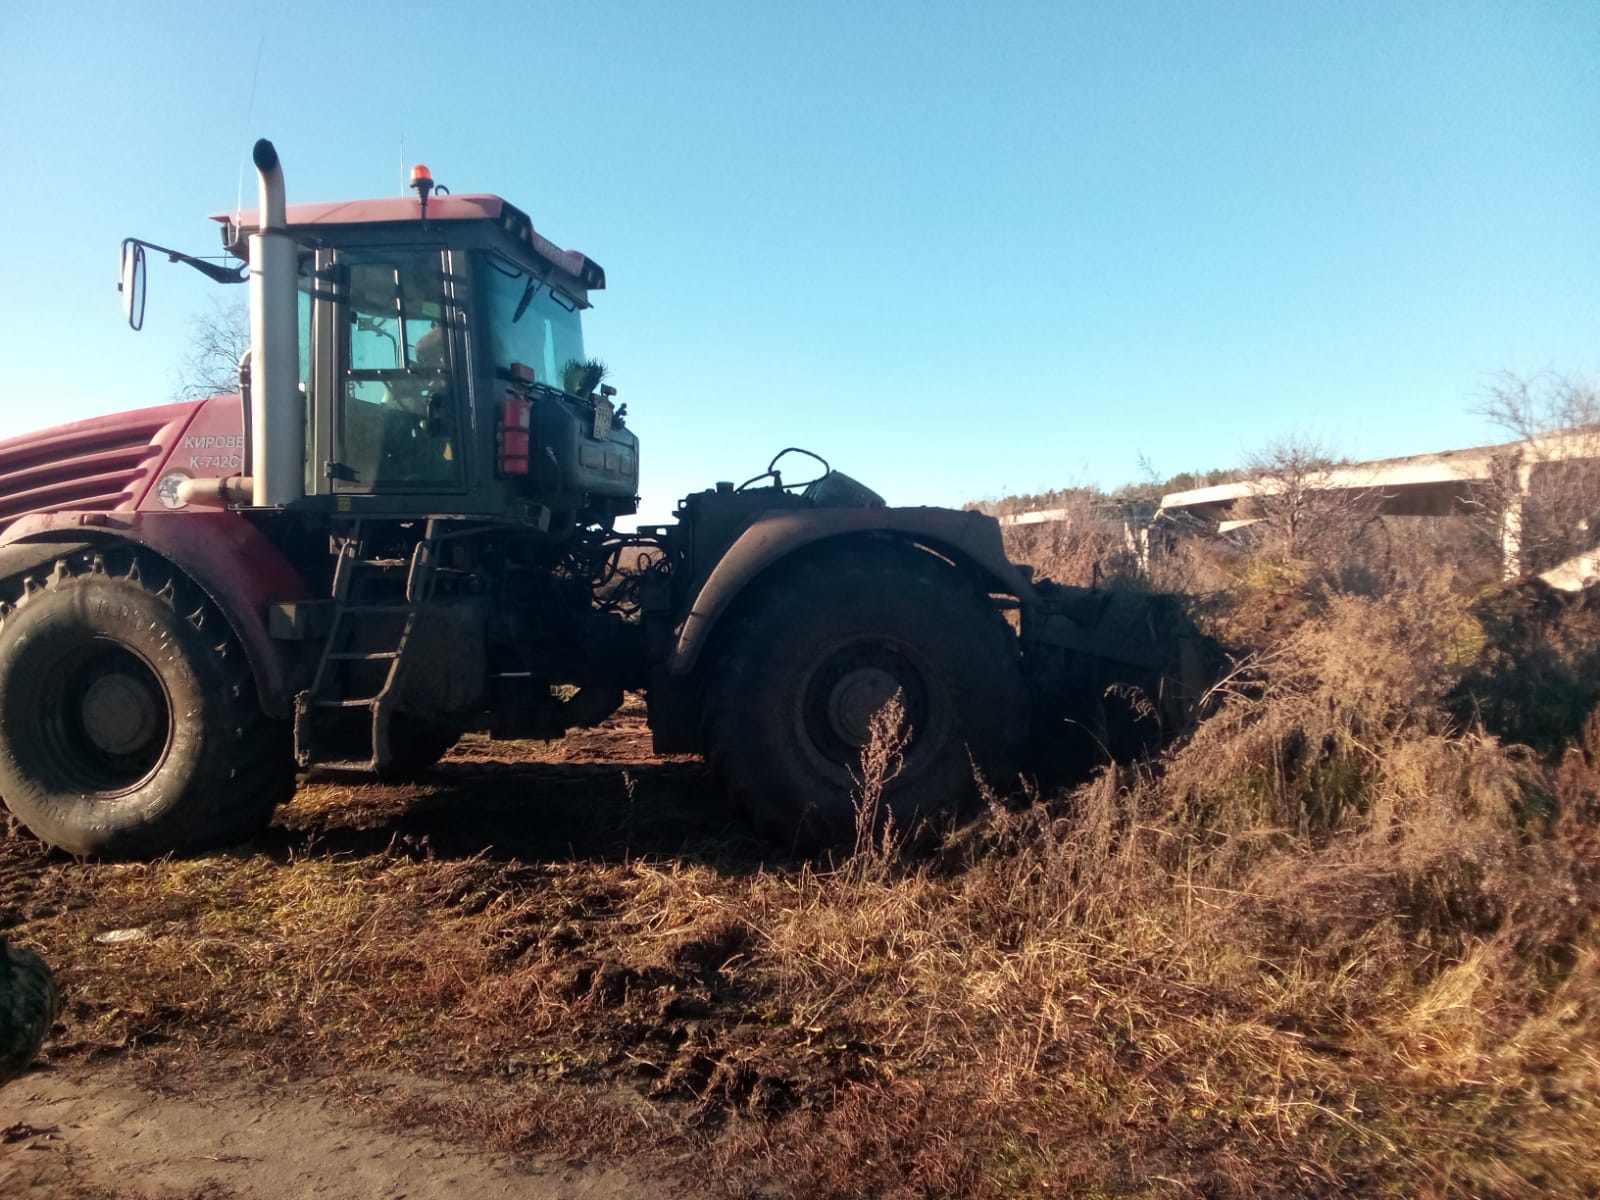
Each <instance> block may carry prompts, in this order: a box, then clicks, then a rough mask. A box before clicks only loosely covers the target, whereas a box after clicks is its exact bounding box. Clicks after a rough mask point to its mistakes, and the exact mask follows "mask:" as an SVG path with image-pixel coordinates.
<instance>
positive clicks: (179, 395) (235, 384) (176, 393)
mask: <svg viewBox="0 0 1600 1200" xmlns="http://www.w3.org/2000/svg"><path fill="white" fill-rule="evenodd" d="M189 330H190V334H191V340H190V343H189V351H188V353H187V354H185V355H184V357H183V361H182V362H181V363H180V364H179V365H178V371H177V374H176V377H175V379H174V387H173V396H172V398H173V399H174V400H203V399H205V398H206V397H207V396H218V395H222V394H223V393H226V392H237V391H238V390H239V356H240V355H242V354H243V353H244V352H245V351H246V350H248V349H249V348H250V306H249V304H248V302H247V301H245V300H243V299H239V300H234V301H231V302H226V303H225V302H223V301H221V300H217V299H212V300H211V303H210V306H209V308H208V309H207V310H206V311H204V312H200V313H196V314H195V315H194V316H193V317H191V318H190V320H189Z"/></svg>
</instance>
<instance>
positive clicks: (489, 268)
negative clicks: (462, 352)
mask: <svg viewBox="0 0 1600 1200" xmlns="http://www.w3.org/2000/svg"><path fill="white" fill-rule="evenodd" d="M478 266H479V270H478V271H477V272H476V275H477V277H478V279H479V281H480V282H479V285H478V286H479V289H480V291H481V293H482V299H481V302H480V304H479V310H480V311H481V312H484V313H486V314H488V322H487V324H488V327H489V353H490V355H491V356H492V357H493V359H494V364H495V366H496V367H509V366H510V365H511V364H512V363H522V364H523V365H524V366H528V367H531V368H533V374H534V378H535V379H537V380H538V381H539V382H540V383H543V384H547V385H548V386H550V387H553V388H560V389H562V390H565V387H564V384H563V376H564V375H565V372H566V368H567V364H568V363H573V362H577V363H581V362H583V361H584V355H583V325H582V322H581V321H580V319H579V316H578V306H577V303H576V302H575V301H573V300H572V299H571V298H570V297H568V296H566V295H564V294H563V293H562V292H561V291H559V290H552V289H551V287H550V285H549V284H547V283H542V282H540V281H539V279H538V278H536V277H534V276H532V275H529V274H528V272H526V271H524V270H522V269H521V268H520V267H515V266H513V265H512V264H510V263H509V262H507V261H506V260H505V259H503V258H500V257H499V256H497V255H492V254H485V255H482V256H481V257H480V259H479V262H478Z"/></svg>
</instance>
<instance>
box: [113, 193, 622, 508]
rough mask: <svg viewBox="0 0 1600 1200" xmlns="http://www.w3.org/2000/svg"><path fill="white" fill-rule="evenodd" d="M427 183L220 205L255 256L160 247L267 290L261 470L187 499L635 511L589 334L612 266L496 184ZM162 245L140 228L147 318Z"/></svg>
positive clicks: (248, 394)
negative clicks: (381, 194)
mask: <svg viewBox="0 0 1600 1200" xmlns="http://www.w3.org/2000/svg"><path fill="white" fill-rule="evenodd" d="M418 180H419V182H418V183H416V184H414V186H416V187H417V190H418V196H417V198H415V199H412V198H393V199H384V200H365V201H355V202H344V203H333V204H302V205H293V206H283V205H282V204H281V199H280V200H279V201H278V203H277V204H276V205H274V204H273V203H272V202H271V201H268V200H264V202H263V204H264V208H263V210H261V211H267V212H269V214H270V215H269V218H268V220H267V221H266V222H263V221H262V219H261V216H260V212H255V213H242V214H233V215H219V216H217V217H216V218H215V219H216V220H217V221H219V222H220V223H221V225H222V242H223V246H224V248H225V249H226V250H227V252H228V253H229V254H230V255H232V256H234V258H236V259H237V260H239V261H240V262H242V263H243V265H242V266H238V267H221V266H217V265H215V264H214V263H212V262H208V261H205V260H200V259H195V258H192V257H190V256H188V255H182V254H179V253H176V252H172V251H165V250H164V248H162V247H154V246H152V247H150V248H151V249H154V250H158V251H163V252H164V253H166V254H168V256H169V257H170V258H172V259H173V260H174V261H183V262H187V263H189V264H191V265H193V266H196V267H198V268H200V269H201V270H202V271H204V272H205V273H206V274H208V275H210V276H211V277H212V278H216V279H221V280H223V281H224V282H244V281H246V280H248V281H249V282H250V284H251V289H252V295H251V306H250V307H251V311H252V318H251V319H252V349H251V352H250V358H251V362H250V367H249V369H248V370H241V392H242V394H243V412H242V414H241V415H242V418H243V429H242V430H241V431H240V432H241V434H242V437H243V440H244V442H245V453H244V454H243V455H242V456H241V458H242V465H243V467H244V475H243V476H242V477H232V478H228V477H222V476H221V475H220V473H217V472H212V474H218V475H219V477H218V478H213V479H200V480H197V481H196V482H195V483H194V484H193V485H191V486H188V487H186V489H185V490H184V494H183V496H182V500H183V502H184V503H185V504H186V505H187V504H190V503H192V504H195V505H197V506H206V505H208V504H210V505H221V504H228V505H230V506H236V507H246V508H257V509H286V508H287V509H295V510H301V511H307V510H309V511H331V512H338V513H349V514H351V515H353V516H356V517H367V516H370V517H395V518H402V519H404V518H407V517H412V516H420V515H423V514H428V515H437V514H440V513H450V514H456V515H460V516H464V517H475V518H498V519H509V520H512V521H516V522H518V523H525V524H531V525H533V526H535V527H536V528H537V529H539V530H541V531H547V532H552V533H560V532H564V531H566V530H570V529H575V528H582V527H586V526H596V525H598V526H602V527H607V528H609V527H610V525H611V524H612V522H613V520H614V519H615V518H616V517H617V516H620V515H624V514H627V513H632V512H635V511H636V510H637V499H638V498H637V495H636V493H637V491H638V482H639V447H638V439H637V438H636V437H635V436H634V435H633V433H632V432H630V431H629V430H628V429H627V428H626V427H625V423H624V419H623V414H622V413H621V412H619V411H618V410H617V408H616V406H615V405H614V403H613V400H612V397H613V396H615V394H616V392H615V389H614V388H611V387H609V386H606V385H604V384H603V383H602V378H603V376H604V373H605V368H604V366H603V365H602V364H601V363H599V362H598V361H597V360H595V359H592V358H590V357H589V355H588V353H587V351H586V349H585V346H584V341H583V321H582V314H583V310H584V309H586V308H588V307H589V303H590V302H589V296H590V293H591V292H593V291H596V290H598V289H600V288H603V287H605V272H604V271H603V270H602V269H601V267H600V266H599V264H598V263H595V262H593V261H591V260H590V259H588V258H586V257H585V256H584V255H582V254H579V253H577V252H576V251H571V250H562V249H560V248H559V247H557V246H555V245H554V244H553V243H551V242H550V241H548V240H547V239H545V238H544V237H543V236H541V235H540V234H539V233H538V232H537V231H536V230H535V229H534V228H533V223H532V222H531V221H530V220H529V218H528V216H527V215H526V214H525V213H523V212H521V211H520V210H519V209H517V208H515V207H514V206H512V205H511V204H508V203H507V202H506V201H504V200H502V199H501V198H500V197H498V196H491V195H466V196H453V195H449V194H446V193H443V192H442V190H441V191H440V192H439V193H437V194H434V189H433V186H432V181H431V179H430V178H429V177H428V176H427V175H426V169H425V168H419V169H418ZM263 194H264V196H265V195H266V194H267V193H266V192H264V193H263ZM279 195H280V197H281V193H279ZM147 245H148V243H141V242H138V241H137V240H135V239H129V241H128V242H127V243H125V244H124V273H123V274H124V286H123V291H124V300H125V303H126V305H127V307H128V310H129V315H130V321H131V322H132V323H133V324H134V325H135V327H136V328H137V327H138V325H139V323H140V322H141V321H142V319H143V310H144V295H143V293H144V270H143V261H144V248H145V247H146V246H147ZM246 498H248V502H245V501H246Z"/></svg>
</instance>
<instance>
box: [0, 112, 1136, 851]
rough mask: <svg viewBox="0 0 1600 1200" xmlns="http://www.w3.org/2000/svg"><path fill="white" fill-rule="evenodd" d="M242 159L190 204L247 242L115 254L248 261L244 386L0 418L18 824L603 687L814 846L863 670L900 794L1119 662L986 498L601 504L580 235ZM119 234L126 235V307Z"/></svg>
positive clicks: (979, 766) (482, 207) (2, 560)
mask: <svg viewBox="0 0 1600 1200" xmlns="http://www.w3.org/2000/svg"><path fill="white" fill-rule="evenodd" d="M254 157H255V164H256V167H257V169H258V171H259V174H260V195H261V201H260V211H259V212H258V213H256V214H248V215H246V216H244V217H243V218H241V219H239V220H232V219H225V218H219V219H220V220H222V221H223V229H222V233H223V243H224V245H225V247H226V249H227V250H228V251H229V252H230V253H231V254H232V255H233V256H235V257H236V258H237V259H238V260H239V261H240V262H242V263H243V264H244V265H242V266H237V267H234V266H229V267H221V266H218V265H216V264H214V263H211V262H205V261H202V260H199V259H194V258H191V257H189V256H187V255H183V254H179V253H176V252H173V251H167V250H164V249H163V248H161V247H149V248H150V249H153V250H156V251H159V252H161V253H165V254H167V255H168V256H169V257H170V258H172V259H173V260H175V261H184V262H188V263H191V264H192V265H195V266H198V267H200V268H201V269H202V270H204V271H205V272H206V273H207V274H209V275H212V276H213V277H214V278H219V279H224V280H228V281H234V282H244V281H245V280H248V282H249V286H250V301H251V304H250V309H251V350H250V352H249V353H248V354H247V355H246V359H245V361H244V362H243V363H242V364H241V368H240V393H241V394H239V395H226V396H217V397H214V398H212V399H209V400H203V401H198V402H193V403H183V404H171V405H165V406H162V407H159V408H148V409H142V410H139V411H136V412H127V413H121V414H118V415H114V416H107V417H99V418H94V419H90V420H85V421H78V422H76V423H73V424H71V425H66V426H62V427H60V428H56V429H51V430H47V431H45V432H42V433H37V434H32V435H29V436H25V437H20V438H15V439H12V440H10V441H7V442H4V443H0V798H3V799H4V802H5V805H6V806H7V807H8V808H9V809H10V810H11V812H12V813H14V814H15V815H16V816H17V817H18V818H19V819H20V820H21V821H22V822H23V824H25V825H26V826H27V827H28V828H29V829H30V830H32V831H33V833H35V834H36V835H37V836H38V837H39V838H41V839H42V840H44V841H45V842H48V843H51V844H53V845H56V846H59V847H61V848H63V849H65V850H68V851H72V852H74V853H77V854H89V855H105V856H117V857H125V856H146V855H157V854H162V853H165V852H168V851H174V850H184V849H190V848H198V847H203V846H208V845H215V844H218V843H224V842H228V841H230V840H238V839H242V838H245V837H248V836H249V835H250V834H252V833H253V832H255V831H256V830H258V829H259V828H261V827H262V826H263V825H264V824H265V823H266V822H267V821H268V819H269V817H270V815H271V813H272V811H273V808H274V807H275V806H276V805H279V804H281V803H284V802H285V801H287V800H288V799H289V797H290V796H291V794H292V793H293V790H294V782H295V774H296V768H297V766H298V767H300V768H319V769H322V770H359V771H369V772H376V773H378V774H379V775H380V776H390V777H397V776H403V775H405V774H407V773H411V772H416V771H418V770H421V769H423V768H426V767H428V766H429V765H431V764H432V763H433V762H435V761H436V760H437V759H438V758H439V757H440V756H441V755H443V754H444V753H445V751H446V750H448V749H449V747H450V746H451V745H452V744H453V743H454V742H455V740H456V739H457V737H458V736H459V735H460V734H461V733H462V732H463V731H466V730H486V731H488V732H489V733H490V734H491V735H493V736H495V737H510V738H524V737H534V738H554V737H559V736H561V734H562V733H563V732H564V731H565V730H567V729H569V728H572V727H575V726H588V725H594V724H597V723H599V722H601V721H603V720H604V719H605V718H606V717H607V716H608V715H609V714H611V713H612V712H613V711H615V710H616V708H617V707H618V705H619V704H620V702H621V700H622V696H623V692H624V690H627V689H634V690H640V691H643V692H644V693H645V694H646V696H647V697H648V701H649V719H650V725H651V729H652V731H653V737H654V744H655V746H656V748H657V749H658V750H661V751H671V752H702V753H704V754H705V755H706V756H707V757H708V758H709V760H710V762H711V763H712V764H713V766H714V768H715V770H716V773H717V775H718V776H719V778H720V779H721V781H722V783H723V785H724V786H725V787H726V788H727V789H728V790H729V791H730V792H731V793H732V795H733V796H734V797H736V798H737V799H738V800H739V801H740V802H741V803H742V804H743V805H744V806H745V807H746V808H747V809H748V811H749V812H750V814H751V815H752V816H753V817H754V818H755V819H756V820H757V821H758V823H760V824H761V825H762V826H764V827H765V828H766V829H768V830H769V831H771V832H772V833H773V834H774V835H776V836H777V837H780V838H782V839H783V840H784V841H785V842H794V841H796V840H801V841H827V840H832V839H834V838H837V837H838V836H839V835H840V834H841V833H847V832H848V831H849V829H850V828H851V825H852V822H853V820H854V812H853V808H852V788H853V780H852V769H853V768H855V767H856V765H857V762H858V759H859V755H860V750H861V747H862V745H863V743H864V742H865V741H866V739H867V736H868V728H869V723H870V721H871V719H872V717H873V715H874V714H875V713H876V712H877V711H878V710H879V709H880V708H881V707H882V706H883V705H884V704H885V702H886V701H888V700H890V699H891V698H892V697H895V696H898V697H899V698H900V703H901V705H902V707H903V711H904V714H905V721H906V726H907V730H908V734H909V738H910V741H909V745H908V747H907V749H906V752H905V759H904V764H903V766H902V768H901V769H900V771H899V773H898V775H896V776H895V778H894V779H893V780H892V782H891V784H890V795H889V803H890V806H891V807H892V809H893V810H894V812H895V815H896V816H897V817H898V819H899V820H900V821H901V823H902V824H904V823H906V822H909V821H910V820H912V819H913V818H914V817H917V816H919V815H923V814H930V813H935V812H940V811H944V810H949V809H953V808H955V807H957V806H958V805H959V804H960V802H961V801H962V800H963V798H964V797H966V796H968V795H970V794H971V791H972V781H973V777H974V771H977V772H980V773H982V774H984V775H985V776H987V777H989V778H991V779H1003V778H1005V777H1007V776H1009V775H1010V774H1011V773H1012V772H1013V771H1014V770H1015V768H1016V767H1017V764H1018V756H1019V752H1020V750H1021V747H1022V743H1023V741H1024V738H1025V736H1026V735H1027V734H1028V732H1029V724H1030V716H1029V713H1030V692H1033V693H1037V692H1038V687H1037V685H1038V683H1039V682H1040V680H1041V679H1042V678H1043V676H1044V675H1045V674H1050V675H1051V676H1052V677H1053V678H1055V679H1056V680H1057V683H1058V686H1057V688H1056V691H1057V692H1058V693H1061V692H1062V691H1063V687H1062V686H1061V685H1060V683H1059V681H1060V679H1061V678H1063V673H1062V671H1061V669H1060V668H1061V665H1062V663H1063V662H1067V663H1070V664H1075V665H1073V666H1072V667H1071V670H1069V671H1068V672H1067V676H1072V673H1073V672H1074V671H1075V672H1077V675H1076V676H1074V678H1075V679H1076V682H1075V683H1073V684H1072V685H1071V686H1070V687H1067V688H1066V690H1067V691H1072V690H1073V689H1074V688H1075V689H1076V690H1077V691H1078V692H1080V693H1081V692H1082V690H1083V688H1085V687H1091V686H1098V683H1095V682H1093V681H1092V680H1089V675H1093V674H1094V672H1093V671H1090V672H1089V673H1088V675H1086V674H1085V673H1084V672H1085V669H1086V668H1085V664H1091V665H1094V664H1098V665H1099V666H1100V667H1104V666H1106V664H1118V665H1117V667H1116V668H1115V669H1114V672H1113V673H1115V671H1120V672H1121V673H1122V674H1124V675H1133V674H1137V672H1138V671H1140V670H1143V669H1145V668H1148V667H1151V666H1153V665H1154V664H1156V662H1157V659H1158V658H1159V656H1158V655H1155V654H1154V653H1153V651H1152V649H1151V647H1150V645H1149V644H1148V638H1147V637H1145V636H1144V634H1143V633H1141V631H1140V630H1139V629H1137V628H1134V626H1136V625H1138V621H1137V620H1135V621H1134V622H1133V623H1132V624H1131V625H1127V623H1126V622H1124V624H1125V625H1127V628H1124V629H1122V630H1120V631H1118V632H1115V633H1112V632H1111V631H1109V630H1108V628H1107V627H1106V620H1105V618H1106V614H1107V613H1108V612H1110V611H1111V610H1113V609H1115V607H1116V605H1115V603H1114V602H1113V599H1112V598H1108V597H1106V596H1105V595H1104V594H1099V593H1087V592H1068V591H1065V590H1060V589H1058V590H1056V591H1055V592H1054V593H1052V595H1051V596H1050V597H1048V598H1047V597H1046V596H1044V595H1043V594H1041V591H1040V590H1039V589H1037V588H1036V587H1035V585H1034V584H1033V583H1032V581H1031V580H1030V578H1029V575H1028V573H1027V571H1026V570H1025V569H1022V568H1019V567H1017V566H1015V565H1013V564H1012V563H1011V562H1009V561H1008V560H1007V558H1006V555H1005V552H1004V549H1003V547H1002V544H1001V538H1000V531H999V528H998V526H997V525H996V523H995V522H994V521H993V520H992V519H990V518H988V517H986V516H982V515H980V514H977V513H971V512H954V511H949V510H943V509H934V508H889V507H886V506H885V505H884V503H883V501H882V500H881V499H880V498H879V497H878V496H877V495H876V494H875V493H873V492H872V491H871V490H869V489H868V488H866V487H864V486H862V485H861V484H859V483H857V482H855V481H854V480H852V479H850V478H848V477H847V476H845V475H842V474H840V473H838V472H836V471H831V470H829V469H828V468H827V465H826V464H825V463H824V464H822V465H821V468H820V470H818V471H817V472H814V475H815V477H814V478H812V479H810V480H809V481H807V482H805V483H804V484H794V483H790V482H787V481H785V480H784V479H783V478H782V477H781V475H780V473H779V463H778V461H777V460H774V462H773V463H772V464H771V465H770V466H769V469H768V470H767V472H765V473H764V474H762V475H760V476H758V477H757V478H756V479H754V480H751V481H750V482H748V483H746V484H744V485H742V486H740V487H734V486H732V485H731V484H726V483H719V484H717V485H716V487H715V488H713V489H710V490H708V491H704V492H700V493H698V494H696V495H692V496H689V497H688V498H687V499H685V500H683V501H682V502H681V503H680V505H679V507H678V511H677V519H676V521H675V523H673V524H670V525H666V526H660V527H647V528H644V529H641V530H640V531H639V532H638V533H635V534H630V535H626V536H624V535H619V534H617V533H615V532H613V529H614V522H615V521H616V519H617V518H619V517H622V516H625V515H627V514H630V513H633V512H634V511H635V505H636V501H637V497H636V496H635V491H636V487H637V482H638V477H639V475H638V473H639V444H638V439H637V438H636V437H635V436H634V434H633V432H632V431H631V430H630V429H628V428H627V423H626V418H625V410H623V409H618V408H616V407H615V405H614V401H613V396H614V395H615V393H614V391H613V390H612V389H611V388H609V387H606V386H603V385H600V384H599V375H600V374H601V372H600V371H599V370H598V369H597V364H595V363H593V362H592V360H590V359H589V358H588V357H587V354H586V351H585V347H584V343H583V331H582V320H581V318H582V313H583V310H584V309H586V308H588V307H589V303H590V297H591V296H592V294H593V293H594V292H596V291H597V290H599V289H601V288H603V287H604V286H605V272H604V271H602V270H601V268H600V267H599V265H598V264H596V263H595V262H593V261H592V260H590V259H589V258H587V257H585V256H584V255H582V254H579V253H576V252H574V251H570V250H562V249H559V248H558V247H556V246H555V245H553V244H552V243H551V242H549V241H547V240H546V239H545V238H544V237H542V236H540V234H539V233H538V232H536V231H535V229H534V228H533V225H532V223H531V222H530V221H529V219H528V217H527V216H526V215H525V214H524V213H522V212H521V211H520V210H518V209H516V208H514V207H513V206H512V205H511V204H509V203H507V202H506V201H504V200H502V199H500V198H499V197H497V196H489V195H462V196H455V195H448V194H444V193H443V191H442V190H437V191H436V190H435V189H434V188H433V187H432V181H431V180H430V179H429V178H428V177H427V175H426V173H425V172H424V171H422V170H421V169H420V168H419V172H418V175H417V178H416V180H415V185H414V186H415V188H416V192H417V195H416V198H409V197H407V198H400V199H387V200H368V201H357V202H353V203H339V204H311V205H304V206H295V207H286V205H285V202H284V189H283V178H282V172H281V170H280V167H279V163H278V156H277V153H276V151H275V150H274V149H273V147H272V145H271V143H269V142H267V141H261V142H258V143H257V144H256V146H255V152H254ZM147 246H148V243H143V242H139V241H136V240H132V239H130V240H129V241H128V242H126V243H125V244H124V247H123V285H122V290H123V300H124V304H125V307H126V309H127V311H128V314H129V320H130V323H131V324H133V326H134V327H135V328H137V327H138V326H139V324H140V323H141V322H142V319H143V308H144V266H145V249H146V247H147ZM781 457H782V456H780V458H781ZM819 461H820V460H819ZM1007 609H1013V610H1020V620H1019V621H1018V622H1017V627H1018V628H1019V629H1020V636H1019V633H1018V632H1016V631H1014V627H1013V624H1012V623H1011V622H1009V621H1008V620H1007V618H1006V616H1005V611H1004V610H1007ZM1047 610H1049V611H1047ZM1047 642H1048V643H1049V644H1050V645H1051V646H1053V647H1055V648H1057V649H1056V651H1052V652H1048V653H1047V651H1046V646H1045V643H1047ZM1047 660H1048V661H1050V662H1052V663H1053V664H1054V666H1053V667H1052V669H1051V671H1049V672H1044V671H1043V670H1042V667H1041V664H1043V663H1045V662H1046V661H1047ZM1100 673H1101V674H1102V675H1103V674H1104V673H1105V672H1104V671H1101V672H1100ZM1086 681H1087V682H1086ZM1033 699H1034V700H1035V701H1037V695H1035V696H1034V697H1033ZM1059 699H1060V697H1059V695H1058V696H1057V700H1059ZM1051 703H1054V701H1052V702H1051ZM1034 707H1035V710H1036V711H1037V710H1038V709H1039V705H1038V704H1037V703H1035V706H1034ZM1046 707H1048V705H1046Z"/></svg>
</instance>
